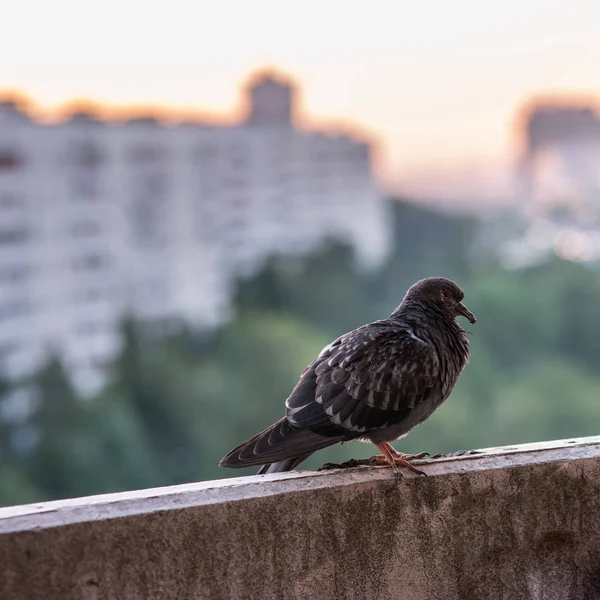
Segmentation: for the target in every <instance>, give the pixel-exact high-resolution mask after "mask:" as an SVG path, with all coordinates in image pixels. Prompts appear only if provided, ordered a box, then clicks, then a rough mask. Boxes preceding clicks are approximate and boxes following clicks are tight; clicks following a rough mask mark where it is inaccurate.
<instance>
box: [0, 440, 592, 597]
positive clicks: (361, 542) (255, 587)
mask: <svg viewBox="0 0 600 600" xmlns="http://www.w3.org/2000/svg"><path fill="white" fill-rule="evenodd" d="M422 465H423V466H422V467H421V468H423V470H424V471H426V472H427V473H428V475H429V477H427V478H414V477H413V476H412V475H407V476H406V478H405V479H404V480H403V481H402V482H397V481H396V480H395V478H394V477H393V476H392V474H391V472H390V470H389V469H387V468H384V467H381V468H368V467H367V468H358V469H354V470H347V471H332V472H321V473H291V474H284V475H266V476H256V477H247V478H239V479H230V480H225V481H216V482H205V483H199V484H190V485H185V486H177V487H172V488H161V489H154V490H144V491H140V492H130V493H123V494H113V495H107V496H97V497H93V498H83V499H76V500H68V501H60V502H50V503H46V504H40V505H29V506H22V507H13V508H7V509H0V565H1V570H0V598H1V599H2V600H33V599H38V598H39V599H44V600H68V599H71V598H73V599H80V600H101V599H102V600H103V599H109V598H110V599H116V600H134V599H135V600H138V599H140V600H141V599H159V598H160V599H161V600H168V599H169V600H170V599H173V600H174V599H177V600H187V599H207V598H211V599H221V598H222V599H236V600H241V599H245V598H248V599H253V600H254V599H256V600H263V599H264V600H275V599H295V598H302V599H304V598H306V599H321V598H322V599H328V600H330V599H337V598H344V599H346V598H347V599H356V600H359V599H360V600H370V599H373V600H374V599H382V600H383V599H385V600H394V599H409V600H421V599H423V600H425V599H436V600H459V599H460V600H465V599H487V598H489V599H494V600H503V599H506V600H509V599H510V600H519V599H540V600H541V599H543V600H554V599H556V600H558V599H561V600H565V599H568V600H576V599H586V600H587V599H589V600H595V599H597V598H600V438H594V439H591V438H588V439H581V440H571V441H568V442H557V443H550V444H545V445H530V446H521V447H515V448H511V449H493V450H488V451H485V452H483V453H481V454H478V455H473V456H466V457H463V458H453V459H438V460H428V461H423V462H422Z"/></svg>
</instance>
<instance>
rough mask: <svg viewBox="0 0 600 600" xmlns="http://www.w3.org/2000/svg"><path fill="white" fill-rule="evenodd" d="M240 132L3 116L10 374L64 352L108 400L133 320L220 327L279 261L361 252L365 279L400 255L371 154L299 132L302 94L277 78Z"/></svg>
mask: <svg viewBox="0 0 600 600" xmlns="http://www.w3.org/2000/svg"><path fill="white" fill-rule="evenodd" d="M246 95H247V100H248V102H247V103H248V114H247V115H246V116H245V118H244V119H243V120H241V122H239V123H238V124H236V125H233V126H228V127H225V126H215V125H214V124H211V123H198V122H181V123H176V124H173V123H169V124H166V123H163V122H160V121H159V120H157V119H155V118H136V119H130V120H127V121H106V120H100V119H99V118H98V117H96V116H94V115H92V114H73V115H71V116H70V117H69V118H68V119H66V120H64V121H62V122H60V123H54V124H44V123H40V122H38V121H36V120H34V119H33V118H32V117H31V116H30V115H29V114H28V112H27V110H26V109H25V108H23V107H21V106H19V105H18V104H16V103H14V102H8V101H7V102H3V103H0V365H1V366H2V368H3V370H4V371H5V372H6V374H8V375H9V376H10V377H20V376H22V375H25V374H27V373H29V372H31V371H32V370H33V369H35V368H36V367H37V366H38V365H39V364H40V362H41V361H42V360H43V358H44V356H45V355H46V354H47V353H48V351H50V350H54V351H56V352H58V353H59V354H60V355H61V356H62V357H63V360H64V361H65V364H66V365H67V367H68V369H69V371H70V372H71V374H72V376H73V378H74V381H75V383H76V384H77V385H78V387H79V388H80V389H81V390H82V391H85V390H90V391H93V390H94V389H97V387H98V386H99V385H101V384H102V381H103V377H104V370H105V366H106V365H107V364H108V363H109V362H110V361H111V360H112V359H113V358H114V357H115V355H116V353H117V352H118V350H119V347H120V339H119V329H118V326H119V321H120V319H121V317H122V316H123V315H124V314H125V313H130V314H133V315H135V316H136V317H138V318H140V319H144V320H148V321H157V322H169V321H170V320H171V319H184V320H186V321H188V322H190V323H192V324H194V325H196V326H200V327H202V326H212V325H214V324H216V323H218V322H220V321H222V320H223V319H225V318H227V315H228V310H229V298H230V291H231V286H232V282H233V281H234V280H235V278H236V277H239V276H247V275H250V274H252V273H253V272H255V271H256V270H257V269H259V268H260V266H261V265H262V264H263V263H264V261H265V259H266V258H267V257H268V256H269V255H271V254H273V253H287V254H303V253H306V252H309V251H311V250H313V249H316V248H317V247H318V246H319V245H320V244H322V243H323V242H324V240H326V239H328V238H335V239H339V240H343V241H346V242H348V243H350V244H351V245H352V246H353V247H354V249H355V251H356V258H357V262H358V263H359V264H361V265H363V266H365V267H369V266H373V265H376V264H378V263H379V262H380V261H382V260H383V259H384V258H385V256H386V255H387V253H388V251H389V248H390V231H389V227H388V216H387V205H386V201H385V200H384V199H383V197H382V196H381V194H380V193H379V192H378V190H377V188H376V185H375V182H374V178H373V174H372V169H371V147H370V145H369V144H368V143H367V142H365V141H364V140H361V139H356V138H355V137H353V136H349V135H346V134H344V133H341V132H339V133H338V132H334V133H332V132H320V131H311V130H306V129H304V128H302V127H301V126H299V125H298V123H297V111H298V108H297V106H296V103H297V101H296V97H297V93H296V89H295V86H294V85H293V84H292V83H290V82H289V81H287V80H285V79H281V78H280V77H276V76H273V75H269V74H267V75H262V76H258V77H255V78H254V79H252V80H251V81H250V83H249V85H248V86H247V90H246Z"/></svg>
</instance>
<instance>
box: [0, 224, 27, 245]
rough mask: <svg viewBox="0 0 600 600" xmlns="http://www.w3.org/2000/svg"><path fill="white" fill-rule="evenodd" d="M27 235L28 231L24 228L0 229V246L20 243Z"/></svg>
mask: <svg viewBox="0 0 600 600" xmlns="http://www.w3.org/2000/svg"><path fill="white" fill-rule="evenodd" d="M28 237H29V232H28V231H27V229H24V228H15V229H0V246H3V245H7V246H8V245H12V244H21V243H23V242H25V241H26V240H27V239H28Z"/></svg>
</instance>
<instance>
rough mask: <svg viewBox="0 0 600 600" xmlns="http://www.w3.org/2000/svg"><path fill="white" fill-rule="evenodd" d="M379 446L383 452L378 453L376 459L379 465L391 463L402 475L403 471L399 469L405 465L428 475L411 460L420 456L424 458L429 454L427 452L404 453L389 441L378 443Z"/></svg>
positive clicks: (418, 472) (406, 467)
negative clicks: (413, 464) (414, 465)
mask: <svg viewBox="0 0 600 600" xmlns="http://www.w3.org/2000/svg"><path fill="white" fill-rule="evenodd" d="M377 447H378V448H379V449H380V450H381V452H382V454H378V455H377V456H376V457H375V459H376V461H377V462H376V463H375V464H378V465H390V466H391V467H392V469H394V473H396V476H397V477H398V476H400V477H401V473H400V471H399V470H398V467H404V468H405V469H408V470H409V471H412V472H413V473H416V474H417V475H423V476H425V477H427V474H426V473H423V471H419V469H417V468H416V467H413V466H412V465H411V464H410V462H408V461H410V460H416V459H418V458H424V457H425V456H429V454H428V453H427V452H421V453H419V454H403V453H402V452H398V450H396V449H395V448H393V447H392V446H390V445H389V444H388V443H387V442H382V443H381V444H377Z"/></svg>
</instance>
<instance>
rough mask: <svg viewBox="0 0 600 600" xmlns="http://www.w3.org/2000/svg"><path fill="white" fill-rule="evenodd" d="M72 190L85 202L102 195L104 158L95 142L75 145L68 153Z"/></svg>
mask: <svg viewBox="0 0 600 600" xmlns="http://www.w3.org/2000/svg"><path fill="white" fill-rule="evenodd" d="M68 161H69V165H70V179H71V190H72V193H73V195H74V196H76V197H77V198H78V199H83V200H95V199H96V198H97V197H98V195H99V193H100V181H101V167H102V163H103V161H104V156H103V154H102V152H101V151H100V148H98V147H97V146H96V145H95V144H94V143H93V142H90V141H84V142H76V143H74V144H73V145H72V146H71V147H70V148H69V151H68Z"/></svg>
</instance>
